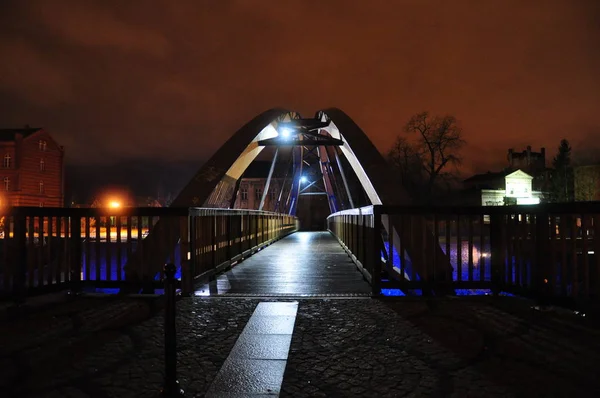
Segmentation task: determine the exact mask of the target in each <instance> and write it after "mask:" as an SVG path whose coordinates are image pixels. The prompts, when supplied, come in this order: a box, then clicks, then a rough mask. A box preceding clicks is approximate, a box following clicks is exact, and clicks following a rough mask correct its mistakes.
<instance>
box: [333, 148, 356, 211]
mask: <svg viewBox="0 0 600 398" xmlns="http://www.w3.org/2000/svg"><path fill="white" fill-rule="evenodd" d="M333 153H334V156H335V161H336V163H337V166H338V170H339V171H340V174H341V175H342V181H344V188H346V195H348V201H350V208H351V209H354V201H353V200H352V194H351V193H350V188H348V181H346V174H344V168H343V167H342V162H341V161H340V156H339V155H338V153H337V151H336V150H334V151H333Z"/></svg>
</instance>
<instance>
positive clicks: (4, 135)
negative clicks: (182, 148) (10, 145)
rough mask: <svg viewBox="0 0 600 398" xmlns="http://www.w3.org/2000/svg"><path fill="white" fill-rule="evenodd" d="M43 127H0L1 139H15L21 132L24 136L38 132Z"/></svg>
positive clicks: (4, 140)
mask: <svg viewBox="0 0 600 398" xmlns="http://www.w3.org/2000/svg"><path fill="white" fill-rule="evenodd" d="M40 130H41V127H27V128H23V129H0V141H2V142H6V141H14V140H15V139H16V136H17V134H21V135H22V136H23V138H25V137H27V136H30V135H32V134H34V133H37V132H38V131H40Z"/></svg>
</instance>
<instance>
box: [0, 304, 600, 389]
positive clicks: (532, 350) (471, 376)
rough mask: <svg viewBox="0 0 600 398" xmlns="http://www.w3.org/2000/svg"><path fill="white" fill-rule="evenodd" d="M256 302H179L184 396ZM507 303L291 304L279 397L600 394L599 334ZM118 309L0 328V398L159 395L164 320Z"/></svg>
mask: <svg viewBox="0 0 600 398" xmlns="http://www.w3.org/2000/svg"><path fill="white" fill-rule="evenodd" d="M261 301H266V300H264V299H263V300H260V299H225V298H222V299H203V298H189V299H183V300H182V301H180V302H179V303H178V334H179V342H178V349H179V380H180V382H181V385H182V386H183V388H184V389H185V390H186V393H187V394H186V396H188V397H201V396H203V394H205V392H206V391H207V390H208V388H209V386H210V384H211V383H212V381H213V380H214V378H215V376H216V375H217V373H218V372H219V370H220V369H221V367H222V366H223V364H224V363H225V360H226V358H227V357H228V355H229V354H230V352H231V350H232V348H233V347H234V345H235V343H236V341H237V339H238V337H239V335H240V333H241V332H242V330H243V329H244V327H245V326H246V324H247V322H248V320H249V319H250V317H251V315H252V313H253V311H254V310H255V308H256V305H257V304H258V303H259V302H261ZM279 301H285V300H279ZM81 302H84V301H81ZM515 303H516V302H515V301H514V300H513V301H489V300H487V301H481V302H478V301H473V300H463V299H462V298H460V299H449V300H438V301H431V300H412V301H411V300H393V301H379V300H364V299H360V300H353V299H345V300H334V299H331V300H330V299H312V300H299V308H298V316H297V318H296V322H295V327H294V330H293V336H292V342H291V346H290V354H289V357H288V360H287V366H286V370H285V374H284V380H283V385H282V386H281V396H282V397H285V396H294V397H302V396H311V397H312V396H334V397H340V396H341V397H352V396H369V397H371V396H382V397H387V396H389V397H395V396H409V397H411V396H412V397H427V396H451V397H464V396H485V397H495V396H528V397H529V396H577V397H587V396H600V391H599V390H598V386H599V385H600V383H598V382H597V381H596V379H597V376H596V374H597V371H596V358H597V357H598V354H599V353H600V347H599V346H600V339H598V337H600V336H599V333H598V330H596V329H593V328H590V327H589V326H587V325H585V324H576V323H573V322H571V321H570V320H569V319H568V318H561V317H559V316H555V315H554V314H545V313H538V312H536V313H532V312H531V311H529V310H528V309H521V310H519V306H517V305H514V304H515ZM79 305H82V304H79ZM121 305H123V307H121V309H120V310H121V311H122V312H123V313H129V316H128V317H126V316H125V315H123V316H117V314H118V313H119V310H118V309H119V305H118V304H117V302H116V301H107V302H105V303H104V304H101V305H99V307H98V308H97V309H96V311H91V310H90V309H89V308H87V309H88V311H86V309H85V308H83V309H82V308H80V309H79V312H78V313H77V314H73V313H72V311H73V310H74V308H75V307H77V305H76V304H73V307H72V308H71V309H70V310H69V311H66V312H65V311H64V310H62V311H59V310H56V311H54V312H53V313H54V314H55V315H57V314H58V315H60V314H65V313H71V315H75V316H74V318H78V319H81V321H79V322H80V323H78V324H77V325H76V326H77V327H71V329H69V330H67V331H64V330H62V329H61V328H62V327H63V326H61V325H62V324H61V323H60V322H57V323H56V324H54V326H52V327H46V328H43V327H42V325H40V329H44V330H45V331H44V332H43V334H44V336H45V339H44V338H41V337H38V340H36V343H35V345H31V344H29V345H27V344H23V343H19V344H20V345H19V344H17V343H18V342H19V341H20V340H19V339H21V340H24V341H27V339H28V337H27V336H26V334H27V333H30V334H31V335H32V336H37V335H38V334H37V330H36V329H35V328H33V327H31V325H32V324H28V325H29V327H30V329H31V330H30V331H29V332H27V330H29V329H27V328H24V327H23V325H24V324H21V326H22V327H21V328H20V329H19V327H17V326H18V325H16V324H15V325H13V326H14V328H13V329H12V330H13V332H19V333H21V336H20V337H19V338H17V337H14V336H13V337H10V336H9V335H8V334H7V333H6V332H5V329H4V326H6V323H3V324H2V331H3V332H4V333H5V335H4V337H6V338H12V339H13V340H12V341H14V342H15V343H14V347H15V348H10V349H7V348H6V347H7V346H6V345H5V346H4V349H5V354H6V355H0V391H2V397H3V398H4V397H19V398H29V397H56V398H64V397H92V398H96V397H98V398H104V397H120V398H128V397H140V398H141V397H157V396H158V391H159V389H160V387H161V385H162V378H163V370H164V369H163V366H164V362H163V358H164V351H163V334H162V332H163V318H162V314H155V315H154V316H152V313H151V309H150V308H149V307H148V308H146V309H144V307H143V306H139V305H137V306H136V305H134V304H132V303H128V304H126V305H125V304H121ZM83 307H86V306H83ZM125 309H127V311H124V310H125ZM144 311H145V312H144ZM80 314H81V315H80ZM83 314H87V315H86V316H83ZM94 314H96V315H94ZM144 314H145V315H144ZM58 315H57V316H58ZM133 315H137V317H136V316H133ZM141 315H144V316H141ZM282 315H283V314H282ZM94 316H96V318H94ZM58 317H59V318H60V316H58ZM86 317H87V318H86ZM98 317H99V318H103V319H104V321H102V322H101V321H100V320H99V318H98ZM148 317H149V318H148ZM88 318H89V319H88ZM39 319H42V318H39ZM85 319H88V321H85ZM144 319H145V320H144ZM30 321H31V320H30ZM19 322H25V320H23V321H19ZM17 323H18V322H17ZM86 325H87V326H86ZM57 330H62V331H61V332H60V333H59V332H58V331H57ZM11 344H13V343H11Z"/></svg>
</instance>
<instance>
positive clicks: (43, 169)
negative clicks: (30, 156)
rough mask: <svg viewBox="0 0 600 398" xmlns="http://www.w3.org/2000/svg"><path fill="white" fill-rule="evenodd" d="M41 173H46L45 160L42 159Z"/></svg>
mask: <svg viewBox="0 0 600 398" xmlns="http://www.w3.org/2000/svg"><path fill="white" fill-rule="evenodd" d="M40 171H46V162H44V159H40Z"/></svg>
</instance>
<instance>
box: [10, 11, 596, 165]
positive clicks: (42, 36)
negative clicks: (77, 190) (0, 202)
mask: <svg viewBox="0 0 600 398" xmlns="http://www.w3.org/2000/svg"><path fill="white" fill-rule="evenodd" d="M534 3H536V2H523V1H521V0H504V1H492V0H489V1H468V0H455V1H445V0H429V1H425V0H423V1H421V0H396V1H389V0H371V1H370V2H369V3H368V4H366V3H364V2H349V1H347V0H328V1H325V2H324V1H315V0H295V1H293V0H288V1H283V0H279V1H277V0H272V1H267V0H256V1H252V0H205V1H204V0H203V1H194V0H179V1H169V0H155V1H152V2H151V4H152V7H150V6H146V7H140V6H139V4H140V2H126V1H117V0H102V1H90V0H79V1H75V0H70V1H60V2H58V1H39V2H14V3H13V7H9V8H7V10H6V13H5V14H7V15H6V21H5V22H4V24H3V27H4V28H5V29H4V30H5V31H6V32H7V33H6V34H4V36H1V37H0V42H1V43H2V44H0V45H1V46H3V47H2V50H0V51H2V52H3V53H2V55H3V56H2V60H3V61H4V60H5V59H9V60H11V61H10V62H9V63H6V62H2V63H1V64H0V71H3V72H4V73H3V76H2V75H0V84H1V86H2V87H3V88H2V89H0V103H2V104H4V103H13V102H14V101H13V100H12V98H13V96H16V95H18V96H20V97H23V98H26V99H27V100H26V101H30V102H31V104H39V103H41V102H45V103H46V104H57V103H58V104H60V107H59V108H53V112H42V111H39V110H36V109H34V108H31V107H30V106H28V104H22V105H18V106H17V105H16V104H14V105H13V106H12V107H11V108H10V109H9V108H1V107H0V120H3V121H10V120H16V119H15V116H14V115H15V114H25V113H27V112H30V114H29V115H28V116H29V117H28V118H27V119H28V120H37V121H39V123H41V124H42V125H44V126H45V127H48V128H49V129H50V131H54V132H56V134H57V135H58V136H59V138H61V137H63V138H61V140H62V141H64V142H65V143H68V148H67V154H68V157H69V158H71V159H72V158H73V157H74V156H78V158H79V160H80V161H81V162H84V161H91V159H99V160H101V161H105V162H111V161H113V160H114V159H115V158H117V157H120V158H138V157H152V156H155V157H160V158H162V159H170V158H179V159H199V158H207V157H209V156H210V155H211V154H212V153H214V152H215V151H216V150H217V148H218V147H219V145H221V144H222V143H223V142H224V141H225V140H226V139H227V138H229V137H230V136H231V135H232V134H233V133H234V132H235V131H236V130H237V129H238V128H239V127H240V126H242V125H243V124H244V123H245V122H247V121H248V120H250V119H251V118H252V117H254V116H255V115H256V114H258V113H259V112H261V111H263V110H265V109H268V108H271V107H275V106H282V107H286V108H289V109H293V110H297V111H299V112H300V113H302V114H303V115H304V116H312V115H313V114H314V112H315V111H316V110H317V109H320V108H324V107H330V106H336V107H339V108H342V109H343V110H344V111H346V112H347V113H348V114H349V115H350V116H351V117H352V118H353V119H354V120H355V121H356V122H357V123H358V124H359V125H360V126H361V127H362V128H363V129H364V131H365V132H366V133H367V134H368V135H369V137H370V138H371V139H372V141H373V142H374V143H375V144H376V146H377V147H378V148H379V149H380V150H381V151H382V152H385V151H386V150H387V148H388V147H389V146H390V145H391V144H392V142H393V141H394V139H395V136H396V135H397V134H399V133H400V132H401V131H402V125H403V124H404V123H405V122H406V120H408V119H409V118H410V116H411V115H413V114H414V113H416V112H419V111H422V110H429V111H430V112H432V113H434V114H447V113H450V114H454V115H455V116H456V117H457V118H458V119H459V120H460V121H461V122H462V126H463V128H464V131H465V138H466V139H467V141H468V143H469V145H468V147H467V149H466V150H465V153H464V158H465V162H464V163H465V168H466V169H473V170H482V171H486V170H487V169H494V168H495V167H496V166H497V165H498V164H500V163H504V162H505V158H506V150H507V149H508V148H510V147H514V148H515V149H519V148H520V147H524V146H526V145H531V146H532V147H534V148H539V147H541V146H545V147H546V148H555V147H556V146H557V145H558V142H559V141H560V138H562V137H563V136H564V135H565V134H568V135H569V138H572V141H573V142H575V141H576V139H575V138H576V137H578V136H583V135H584V133H585V132H584V131H583V130H582V129H583V128H578V127H573V126H574V125H575V123H580V124H581V125H582V126H591V127H590V129H593V128H594V126H598V125H600V118H599V116H598V115H597V113H598V109H600V91H599V90H597V89H596V87H600V75H598V73H597V70H600V52H598V51H597V49H598V44H599V43H600V31H599V30H598V26H597V22H594V21H595V20H596V21H597V17H598V15H600V14H599V13H598V3H599V2H598V1H596V0H590V1H587V2H586V1H585V0H581V1H578V2H572V1H568V0H548V1H545V2H544V7H539V6H538V5H535V4H534ZM0 18H2V16H1V15H0ZM594 18H596V19H595V20H594ZM6 43H8V44H6ZM4 54H7V56H6V57H5V56H4ZM26 101H25V102H26ZM61 101H62V102H61ZM17 108H18V109H17ZM19 120H20V119H19ZM586 128H587V127H586ZM594 131H596V130H594Z"/></svg>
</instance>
